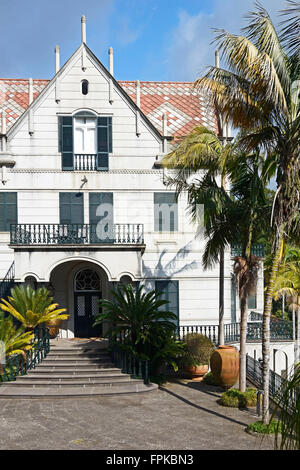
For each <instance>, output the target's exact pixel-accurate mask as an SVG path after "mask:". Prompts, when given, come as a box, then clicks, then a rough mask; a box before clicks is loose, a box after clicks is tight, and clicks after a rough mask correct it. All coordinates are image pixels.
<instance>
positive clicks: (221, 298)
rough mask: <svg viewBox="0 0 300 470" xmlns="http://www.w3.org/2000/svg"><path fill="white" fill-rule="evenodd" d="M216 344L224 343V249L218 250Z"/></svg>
mask: <svg viewBox="0 0 300 470" xmlns="http://www.w3.org/2000/svg"><path fill="white" fill-rule="evenodd" d="M218 344H219V345H220V344H224V250H221V252H220V269H219V332H218Z"/></svg>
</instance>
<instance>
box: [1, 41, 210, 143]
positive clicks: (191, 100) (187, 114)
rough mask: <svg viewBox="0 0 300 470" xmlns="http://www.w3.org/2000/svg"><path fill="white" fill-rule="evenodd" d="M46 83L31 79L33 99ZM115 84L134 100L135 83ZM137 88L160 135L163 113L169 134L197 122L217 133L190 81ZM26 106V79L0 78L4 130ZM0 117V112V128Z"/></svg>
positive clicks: (145, 111)
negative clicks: (4, 117) (4, 119)
mask: <svg viewBox="0 0 300 470" xmlns="http://www.w3.org/2000/svg"><path fill="white" fill-rule="evenodd" d="M87 49H88V48H87ZM88 50H89V49H88ZM90 52H91V51H90ZM94 57H95V56H94ZM100 64H101V62H100ZM49 82H50V80H39V79H33V100H35V99H36V98H37V96H38V95H39V94H40V93H41V92H42V91H43V90H44V88H45V87H46V86H47V85H48V84H49ZM116 83H117V85H119V86H120V87H121V88H122V90H124V91H125V92H126V93H127V95H128V96H129V98H130V100H132V101H133V102H134V103H136V82H133V81H122V80H121V81H116ZM140 90H141V91H140V95H141V100H140V101H141V105H140V109H141V111H142V113H143V114H144V115H145V116H146V118H148V120H149V121H150V123H152V125H153V126H154V128H155V129H156V130H157V131H158V132H159V133H160V134H162V116H163V114H164V113H166V116H167V129H168V135H169V136H173V137H181V136H183V135H186V134H188V133H189V132H190V131H191V130H192V129H193V128H194V127H196V126H199V125H200V124H202V125H204V126H206V127H208V128H209V129H211V130H213V131H214V132H216V133H217V134H218V133H219V128H218V120H217V116H216V113H215V110H214V107H213V106H212V104H211V103H210V102H209V100H208V97H207V95H206V94H205V93H204V92H201V91H200V92H199V91H197V90H195V89H194V88H193V82H145V81H144V82H140ZM28 107H29V79H10V78H8V79H5V78H2V79H1V78H0V109H4V110H5V113H6V128H7V131H8V130H9V129H10V128H11V127H12V126H13V124H14V123H15V122H16V121H17V120H18V118H19V117H20V116H21V115H22V114H23V113H24V111H26V109H27V108H28ZM1 119H2V115H1V113H0V128H1Z"/></svg>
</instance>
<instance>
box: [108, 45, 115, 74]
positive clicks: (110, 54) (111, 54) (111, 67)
mask: <svg viewBox="0 0 300 470" xmlns="http://www.w3.org/2000/svg"><path fill="white" fill-rule="evenodd" d="M108 63H109V66H108V70H109V73H110V74H111V75H114V50H113V48H112V47H110V48H109V49H108Z"/></svg>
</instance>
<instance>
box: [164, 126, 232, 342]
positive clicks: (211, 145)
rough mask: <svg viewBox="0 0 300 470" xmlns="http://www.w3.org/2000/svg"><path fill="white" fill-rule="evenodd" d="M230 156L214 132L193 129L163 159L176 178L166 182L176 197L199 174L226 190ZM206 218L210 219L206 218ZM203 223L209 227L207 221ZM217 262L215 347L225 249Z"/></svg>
mask: <svg viewBox="0 0 300 470" xmlns="http://www.w3.org/2000/svg"><path fill="white" fill-rule="evenodd" d="M231 152H232V145H231V144H228V143H227V142H226V145H222V142H220V139H219V138H218V137H217V136H216V134H214V132H212V131H210V130H209V129H207V128H206V127H205V126H198V127H195V128H194V129H193V130H192V131H191V133H190V134H188V135H187V136H184V137H183V138H181V139H179V140H178V141H177V143H176V147H175V149H174V150H173V151H172V152H170V153H169V154H168V155H166V156H165V157H164V158H163V160H162V164H163V166H164V167H165V168H172V169H176V170H177V175H176V177H175V178H170V179H169V181H168V180H167V184H169V185H170V186H173V185H175V186H176V193H177V195H179V194H180V193H182V192H184V191H187V190H188V188H189V184H187V180H188V179H189V177H190V176H191V175H193V174H197V173H198V172H199V171H200V170H202V171H204V172H205V174H206V175H207V177H208V178H211V177H214V176H216V175H220V178H221V188H223V189H226V171H227V170H226V165H227V162H228V159H229V158H230V155H231ZM208 216H209V215H208ZM206 223H209V221H208V220H206ZM218 261H219V331H218V343H219V344H224V249H223V248H220V251H219V254H218Z"/></svg>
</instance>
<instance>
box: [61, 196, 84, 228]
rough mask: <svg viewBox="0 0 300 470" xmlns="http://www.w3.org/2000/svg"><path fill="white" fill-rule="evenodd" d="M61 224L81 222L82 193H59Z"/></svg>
mask: <svg viewBox="0 0 300 470" xmlns="http://www.w3.org/2000/svg"><path fill="white" fill-rule="evenodd" d="M59 213H60V223H61V224H83V193H59Z"/></svg>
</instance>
